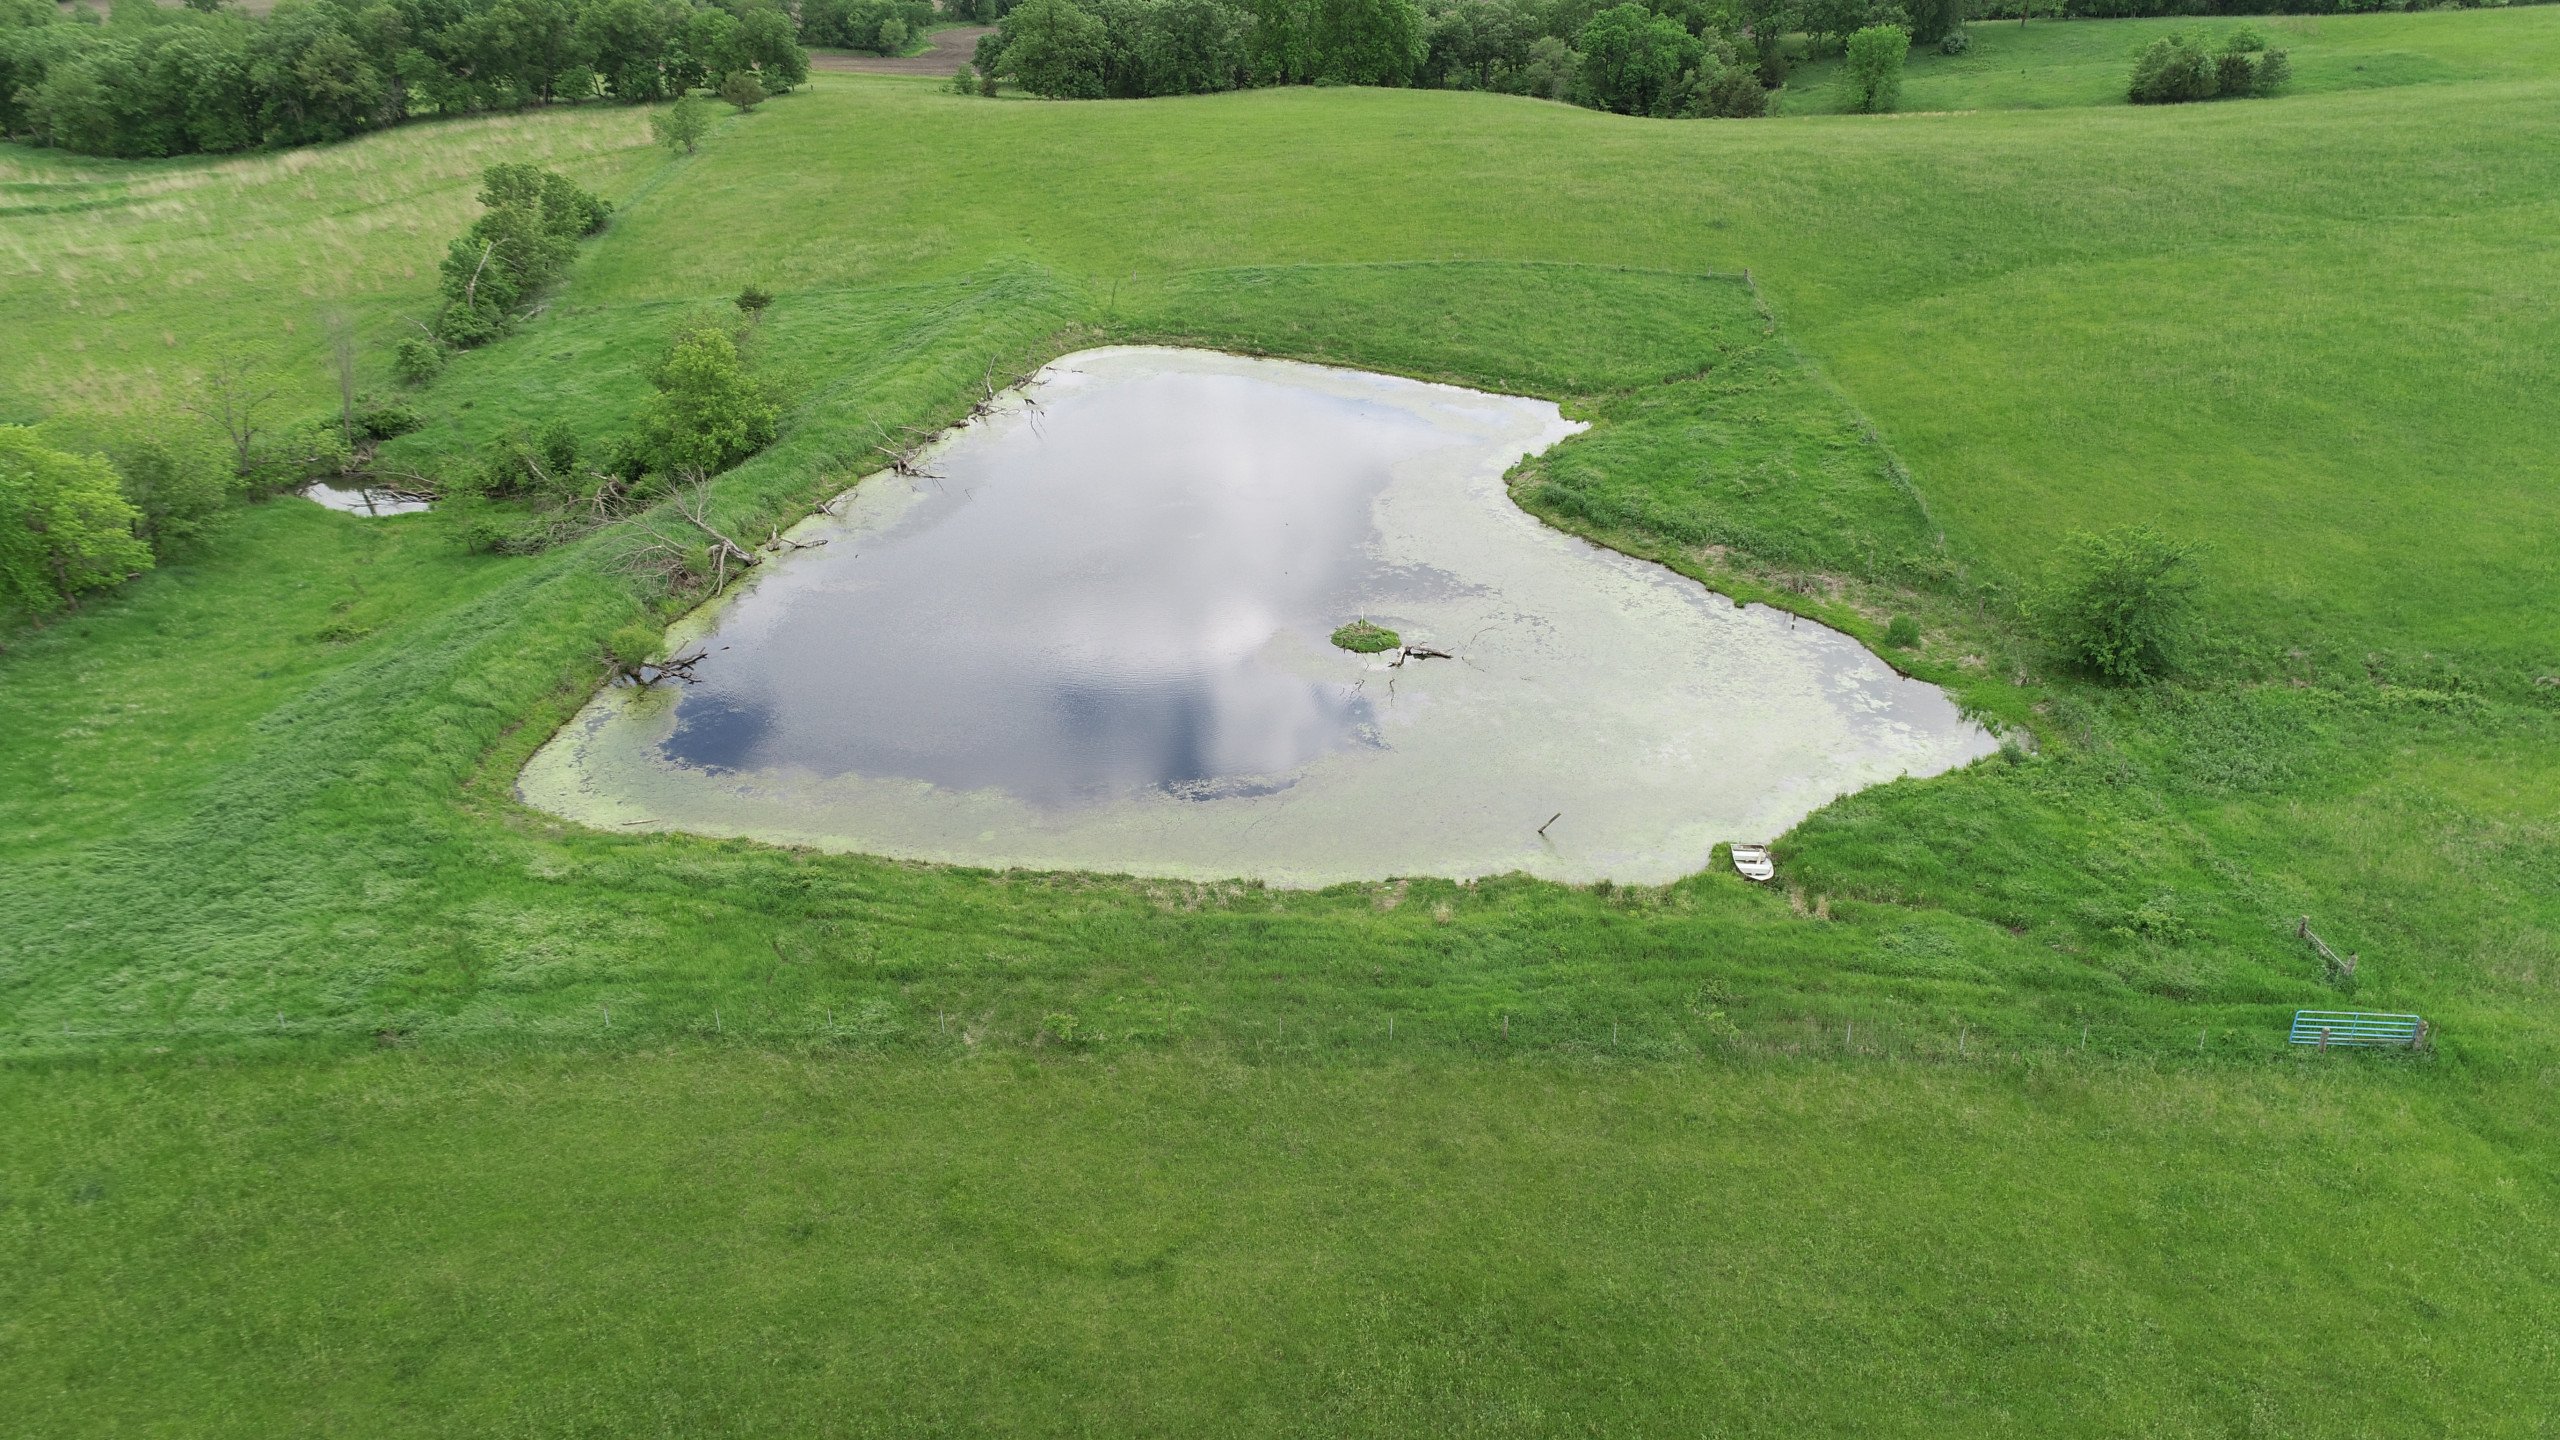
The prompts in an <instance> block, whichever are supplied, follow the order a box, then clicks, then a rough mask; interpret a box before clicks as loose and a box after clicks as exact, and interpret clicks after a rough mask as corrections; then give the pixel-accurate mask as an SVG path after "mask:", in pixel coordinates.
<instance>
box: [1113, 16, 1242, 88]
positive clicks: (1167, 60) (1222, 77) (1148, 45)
mask: <svg viewBox="0 0 2560 1440" xmlns="http://www.w3.org/2000/svg"><path fill="white" fill-rule="evenodd" d="M1130 9H1131V11H1132V12H1133V13H1131V14H1130V16H1129V18H1130V20H1131V22H1133V23H1131V24H1130V25H1129V27H1128V35H1127V38H1126V42H1125V64H1115V65H1114V67H1113V68H1114V70H1115V71H1124V72H1125V75H1126V82H1125V83H1126V88H1122V87H1121V86H1120V85H1114V86H1113V87H1112V88H1113V92H1114V93H1116V94H1127V95H1203V94H1208V93H1210V92H1212V91H1218V90H1233V89H1235V88H1236V87H1238V86H1240V85H1242V84H1244V83H1245V81H1246V79H1247V78H1248V75H1249V66H1250V63H1251V61H1250V56H1249V54H1248V52H1247V50H1246V48H1245V36H1246V34H1247V32H1248V30H1249V29H1250V27H1251V25H1252V21H1251V20H1250V19H1249V18H1248V17H1247V16H1246V14H1245V12H1244V11H1242V10H1240V9H1237V8H1236V7H1235V6H1234V5H1232V4H1229V3H1228V0H1137V3H1136V4H1135V5H1133V6H1131V7H1130ZM1105 23H1106V25H1108V23H1109V22H1108V21H1107V20H1106V22H1105ZM1122 58H1123V57H1120V56H1115V57H1114V59H1115V60H1121V59H1122Z"/></svg>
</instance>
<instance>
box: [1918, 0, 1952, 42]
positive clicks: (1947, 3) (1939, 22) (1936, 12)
mask: <svg viewBox="0 0 2560 1440" xmlns="http://www.w3.org/2000/svg"><path fill="white" fill-rule="evenodd" d="M1903 8H1904V9H1905V10H1906V11H1908V12H1909V14H1910V16H1911V43H1912V44H1914V45H1935V44H1937V43H1938V42H1940V41H1942V40H1944V39H1946V38H1947V37H1948V36H1949V35H1952V34H1954V33H1955V32H1957V31H1958V30H1961V29H1963V28H1964V0H1903Z"/></svg>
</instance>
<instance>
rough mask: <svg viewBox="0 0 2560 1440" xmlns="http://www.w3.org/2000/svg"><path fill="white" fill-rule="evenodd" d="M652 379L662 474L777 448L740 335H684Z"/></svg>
mask: <svg viewBox="0 0 2560 1440" xmlns="http://www.w3.org/2000/svg"><path fill="white" fill-rule="evenodd" d="M1035 3H1037V0H1035ZM1017 13H1018V12H1017ZM649 380H650V383H651V384H653V385H655V386H656V387H657V393H656V394H655V395H653V396H651V397H650V399H649V403H648V405H647V407H646V408H645V409H644V410H643V411H642V412H641V416H640V434H641V442H642V444H643V445H644V446H645V447H646V448H647V450H648V453H649V459H650V464H651V465H652V466H653V467H654V468H655V469H657V470H658V471H659V472H660V473H662V474H666V475H710V474H715V473H717V472H719V471H722V470H725V469H727V468H729V467H730V466H732V465H735V464H736V463H738V462H739V461H741V460H744V459H745V458H747V457H748V456H750V455H753V454H754V453H756V452H757V451H758V450H761V449H763V448H764V447H765V446H767V445H769V444H772V443H773V437H774V434H775V432H776V430H777V428H778V427H779V425H780V424H781V421H782V406H781V403H780V402H779V401H778V400H776V399H775V398H774V395H773V392H772V390H771V388H770V387H768V386H766V385H765V384H764V383H763V382H761V381H760V380H758V379H757V378H756V377H755V376H754V375H752V374H750V373H748V370H747V364H746V360H745V359H744V357H742V356H741V355H740V354H739V353H738V342H737V339H736V337H734V336H732V335H731V334H730V333H729V332H728V331H727V330H726V329H724V328H722V327H720V326H718V325H715V324H707V323H697V324H693V325H689V326H687V327H686V328H685V329H683V330H681V331H679V332H678V333H677V335H676V337H675V340H674V343H672V344H671V345H669V346H668V347H667V353H666V355H665V356H664V357H663V358H661V359H660V360H659V361H658V363H657V365H656V366H655V367H654V368H652V370H651V371H650V374H649Z"/></svg>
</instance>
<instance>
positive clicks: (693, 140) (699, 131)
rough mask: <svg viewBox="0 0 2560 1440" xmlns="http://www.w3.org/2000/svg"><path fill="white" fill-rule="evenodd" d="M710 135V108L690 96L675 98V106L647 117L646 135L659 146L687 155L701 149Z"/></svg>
mask: <svg viewBox="0 0 2560 1440" xmlns="http://www.w3.org/2000/svg"><path fill="white" fill-rule="evenodd" d="M710 131H711V107H710V106H708V105H705V104H703V103H702V102H701V101H700V100H698V99H696V98H694V97H693V96H691V95H680V96H678V97H676V103H674V104H673V105H670V106H668V107H667V108H666V109H664V110H661V111H659V112H658V113H657V114H655V115H652V116H650V117H649V133H650V134H652V135H655V136H656V137H658V143H659V144H661V145H664V146H666V147H667V148H668V149H670V150H681V151H683V152H684V153H686V154H687V155H690V154H692V153H693V152H694V151H695V150H696V149H698V148H700V147H701V145H702V137H703V136H704V135H707V134H709V133H710Z"/></svg>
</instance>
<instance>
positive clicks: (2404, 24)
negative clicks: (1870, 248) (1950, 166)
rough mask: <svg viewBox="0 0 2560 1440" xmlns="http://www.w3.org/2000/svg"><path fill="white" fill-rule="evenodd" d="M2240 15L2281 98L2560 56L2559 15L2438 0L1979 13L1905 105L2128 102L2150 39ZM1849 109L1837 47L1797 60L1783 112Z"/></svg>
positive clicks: (2433, 80)
mask: <svg viewBox="0 0 2560 1440" xmlns="http://www.w3.org/2000/svg"><path fill="white" fill-rule="evenodd" d="M2243 25H2247V26H2250V27H2253V28H2255V29H2256V30H2257V31H2258V32H2259V33H2260V34H2262V35H2264V36H2265V37H2266V38H2267V43H2268V44H2269V45H2270V46H2272V47H2274V48H2276V49H2279V50H2283V51H2284V52H2286V54H2287V56H2288V57H2289V58H2290V59H2291V60H2292V62H2293V82H2292V83H2291V84H2290V85H2288V86H2287V87H2286V89H2285V92H2284V94H2285V97H2286V98H2297V97H2301V96H2308V95H2324V94H2330V93H2333V92H2336V91H2340V90H2375V89H2382V88H2385V87H2389V86H2395V85H2442V84H2452V83H2458V82H2464V81H2477V80H2530V79H2535V78H2539V77H2547V76H2549V75H2550V74H2551V72H2552V70H2553V68H2554V67H2555V66H2560V13H2554V12H2553V11H2552V10H2550V9H2549V8H2547V7H2527V8H2520V9H2515V10H2438V11H2430V12H2424V13H2419V14H2393V15H2353V16H2326V15H2255V16H2249V17H2246V18H2245V19H2243V18H2203V19H2196V18H2186V19H2164V20H2103V21H2036V22H2032V23H2030V24H2026V25H2021V24H2019V23H2017V22H2016V21H2014V20H2008V21H2002V20H1977V21H1974V22H1973V23H1972V24H1971V25H1969V26H1968V27H1966V28H1967V29H1968V30H1969V31H1970V32H1971V34H1972V36H1973V44H1972V46H1971V48H1969V49H1968V50H1966V52H1965V53H1964V54H1962V55H1946V54H1942V53H1940V52H1939V51H1938V50H1937V49H1935V48H1933V47H1928V46H1921V47H1916V48H1914V49H1913V50H1912V52H1911V56H1910V59H1909V60H1908V61H1907V62H1906V67H1907V68H1906V69H1905V70H1904V72H1903V82H1902V102H1901V105H1900V107H1899V108H1900V110H1901V111H1902V112H1904V113H1906V114H1907V113H1913V112H1927V111H1940V110H2047V109H2053V108H2056V107H2059V106H2081V105H2123V104H2125V103H2127V102H2126V100H2125V94H2124V92H2125V84H2126V82H2127V81H2128V80H2129V79H2130V78H2131V77H2132V74H2133V61H2134V57H2135V56H2136V55H2138V54H2140V53H2141V52H2142V47H2143V46H2145V45H2147V44H2149V43H2150V42H2151V41H2152V40H2154V39H2155V38H2157V37H2159V36H2162V35H2166V34H2168V33H2170V32H2171V31H2174V30H2186V31H2190V32H2193V33H2195V34H2199V35H2204V36H2209V37H2213V38H2214V39H2216V40H2217V41H2218V40H2219V39H2220V38H2221V37H2222V36H2225V35H2228V34H2230V33H2231V32H2232V31H2234V30H2237V29H2239V28H2241V27H2242V26H2243ZM1849 108H1850V104H1849V96H1848V93H1847V92H1846V91H1845V90H1844V89H1843V88H1842V86H1841V83H1840V60H1839V57H1838V55H1837V54H1836V53H1834V54H1826V55H1825V56H1824V57H1823V58H1821V59H1819V60H1816V61H1813V62H1811V63H1809V64H1803V65H1799V66H1798V67H1796V69H1795V70H1794V71H1793V72H1792V73H1790V74H1789V75H1788V77H1787V88H1786V91H1785V94H1784V96H1783V97H1782V98H1781V100H1780V102H1779V110H1780V113H1782V114H1788V115H1836V114H1839V113H1841V112H1842V111H1844V110H1847V109H1849Z"/></svg>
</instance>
